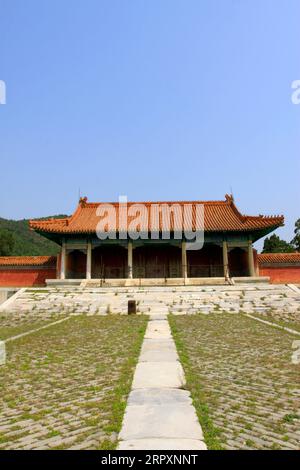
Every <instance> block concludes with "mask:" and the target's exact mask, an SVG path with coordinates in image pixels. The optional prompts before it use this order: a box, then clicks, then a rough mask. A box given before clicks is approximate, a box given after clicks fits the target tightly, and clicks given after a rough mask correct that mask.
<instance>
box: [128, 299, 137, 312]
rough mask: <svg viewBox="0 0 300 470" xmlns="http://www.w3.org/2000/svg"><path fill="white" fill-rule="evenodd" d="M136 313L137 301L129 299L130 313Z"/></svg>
mask: <svg viewBox="0 0 300 470" xmlns="http://www.w3.org/2000/svg"><path fill="white" fill-rule="evenodd" d="M135 313H136V301H135V300H128V315H132V314H135Z"/></svg>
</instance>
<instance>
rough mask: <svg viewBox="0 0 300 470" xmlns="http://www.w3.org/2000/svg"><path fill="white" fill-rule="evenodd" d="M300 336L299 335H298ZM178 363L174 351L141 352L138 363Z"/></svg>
mask: <svg viewBox="0 0 300 470" xmlns="http://www.w3.org/2000/svg"><path fill="white" fill-rule="evenodd" d="M299 334H300V333H299ZM173 361H178V355H177V352H175V351H167V350H164V351H161V350H156V351H155V350H153V351H145V352H141V355H140V362H173Z"/></svg>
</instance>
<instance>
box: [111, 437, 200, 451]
mask: <svg viewBox="0 0 300 470" xmlns="http://www.w3.org/2000/svg"><path fill="white" fill-rule="evenodd" d="M206 449H207V447H206V444H205V443H204V442H203V441H199V440H196V439H132V440H128V441H121V442H120V444H119V450H206Z"/></svg>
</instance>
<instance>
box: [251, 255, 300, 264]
mask: <svg viewBox="0 0 300 470" xmlns="http://www.w3.org/2000/svg"><path fill="white" fill-rule="evenodd" d="M257 258H258V264H259V265H260V266H262V265H264V264H300V253H261V254H260V255H257Z"/></svg>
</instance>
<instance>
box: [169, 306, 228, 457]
mask: <svg viewBox="0 0 300 470" xmlns="http://www.w3.org/2000/svg"><path fill="white" fill-rule="evenodd" d="M168 318H169V323H170V327H171V330H172V335H173V338H174V341H175V344H176V348H177V352H178V355H179V360H180V362H181V364H182V367H183V369H184V373H185V378H186V389H187V390H189V391H190V393H191V397H192V400H193V404H194V406H195V409H196V412H197V415H198V418H199V422H200V424H201V427H202V431H203V435H204V440H205V443H206V445H207V448H208V449H209V450H222V446H221V443H220V441H219V439H218V435H219V430H218V429H217V428H216V427H215V426H214V424H213V421H212V419H211V417H210V413H209V407H208V405H207V400H206V396H205V392H204V390H203V388H202V386H201V378H200V377H198V376H197V374H195V372H194V371H193V368H192V364H191V359H190V357H189V355H188V352H187V350H186V347H185V342H184V340H183V338H182V334H181V333H180V332H179V328H178V325H177V323H176V319H177V318H178V317H177V316H175V315H169V317H168ZM182 318H183V317H182ZM185 318H191V317H185ZM190 340H191V341H192V338H190Z"/></svg>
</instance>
